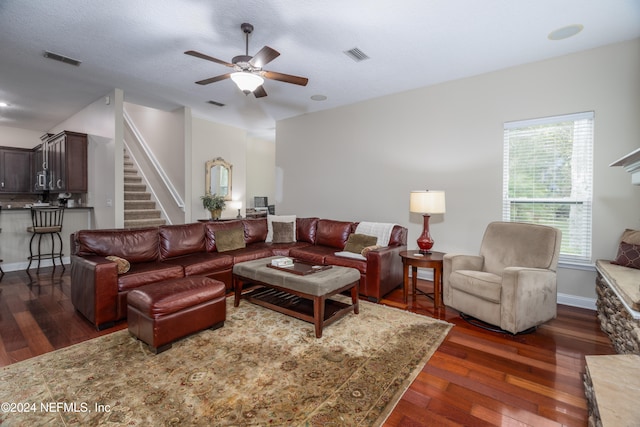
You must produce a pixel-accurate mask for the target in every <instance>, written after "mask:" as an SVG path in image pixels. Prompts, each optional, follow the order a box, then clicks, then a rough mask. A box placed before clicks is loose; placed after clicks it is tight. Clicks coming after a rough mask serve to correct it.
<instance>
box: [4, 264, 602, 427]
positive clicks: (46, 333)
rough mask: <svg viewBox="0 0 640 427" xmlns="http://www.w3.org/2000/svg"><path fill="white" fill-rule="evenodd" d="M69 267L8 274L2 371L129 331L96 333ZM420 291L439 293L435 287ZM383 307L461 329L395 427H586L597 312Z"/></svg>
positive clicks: (597, 344)
mask: <svg viewBox="0 0 640 427" xmlns="http://www.w3.org/2000/svg"><path fill="white" fill-rule="evenodd" d="M69 270H70V269H69V267H67V269H66V271H65V272H64V273H63V272H62V270H61V269H60V268H59V267H58V268H57V269H56V270H55V271H54V270H52V269H51V268H45V269H41V272H40V274H35V272H34V271H35V270H32V273H31V278H30V277H29V276H28V275H27V274H26V273H25V272H24V271H19V272H9V273H6V274H5V276H4V278H3V279H2V281H1V282H0V366H6V365H9V364H11V363H16V362H19V361H21V360H25V359H28V358H30V357H34V356H37V355H40V354H43V353H46V352H49V351H53V350H55V349H58V348H62V347H66V346H69V345H72V344H75V343H79V342H82V341H85V340H88V339H91V338H94V337H97V336H100V335H104V334H108V333H111V332H114V331H116V330H120V329H124V328H126V323H124V322H123V323H120V324H118V325H116V327H114V328H111V329H108V330H106V331H102V332H97V331H96V330H95V329H94V328H93V327H92V326H91V325H90V324H89V323H88V322H87V321H86V320H85V319H84V318H83V317H82V316H81V315H79V314H78V313H76V312H75V310H74V309H73V306H72V304H71V300H70V297H69V295H70V289H69V288H70V277H69ZM418 287H419V288H421V289H423V290H425V291H430V290H431V283H429V282H424V281H420V282H419V284H418ZM382 303H383V304H387V305H390V306H394V307H398V308H401V309H408V310H410V311H413V312H415V313H419V314H423V315H426V316H431V317H435V318H438V319H442V320H445V321H447V322H450V323H453V324H454V325H455V326H454V327H453V328H452V330H451V332H450V333H449V335H448V337H447V338H446V340H445V341H444V342H443V343H442V345H441V346H440V348H439V349H438V350H437V351H436V353H435V354H434V355H433V357H431V359H430V360H429V363H428V364H427V365H426V366H425V368H424V369H423V370H422V372H421V373H420V374H419V375H418V377H417V378H416V380H415V381H414V382H413V384H412V385H411V387H410V388H409V389H408V390H407V391H406V392H405V394H404V396H403V397H402V399H401V400H400V402H399V403H398V405H397V406H396V408H395V410H394V411H393V412H392V414H391V415H390V416H389V418H388V420H387V422H386V423H385V426H386V427H395V426H403V427H426V426H430V427H431V426H516V425H517V426H536V427H538V426H586V425H587V417H588V413H587V403H586V399H585V396H584V386H583V384H582V376H583V373H584V371H585V363H584V356H585V355H591V354H613V353H614V349H613V347H612V346H611V344H610V342H609V339H608V338H607V337H606V335H604V334H603V333H602V332H601V330H600V327H599V323H598V320H597V317H596V314H595V312H594V311H591V310H584V309H579V308H573V307H568V306H558V317H557V319H555V320H553V321H550V322H548V323H546V324H545V325H542V326H540V327H539V328H538V329H537V331H535V332H534V333H531V334H527V335H517V336H512V335H506V334H500V333H495V332H487V331H485V330H482V329H479V328H477V327H475V326H471V325H469V324H468V323H466V322H465V321H464V320H462V319H461V318H460V316H459V314H458V312H457V311H455V310H452V309H448V308H444V309H439V310H436V309H434V308H433V302H432V301H431V300H430V299H428V298H427V297H425V296H422V295H419V296H417V297H410V298H409V303H408V305H407V304H403V303H402V291H401V290H400V289H398V290H395V291H393V292H392V293H391V294H389V295H388V296H387V298H386V299H384V300H383V301H382Z"/></svg>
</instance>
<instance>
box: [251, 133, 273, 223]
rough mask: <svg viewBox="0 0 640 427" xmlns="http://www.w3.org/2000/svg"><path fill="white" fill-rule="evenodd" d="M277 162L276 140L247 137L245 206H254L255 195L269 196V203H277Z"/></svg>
mask: <svg viewBox="0 0 640 427" xmlns="http://www.w3.org/2000/svg"><path fill="white" fill-rule="evenodd" d="M275 164H276V144H275V142H274V141H268V140H264V139H259V138H254V137H248V138H247V200H246V203H247V205H246V206H243V208H252V207H254V203H253V198H254V197H255V196H267V198H268V199H269V204H275V201H276V197H275V196H276V195H275V188H276V169H275ZM276 209H277V206H276ZM276 212H277V211H276Z"/></svg>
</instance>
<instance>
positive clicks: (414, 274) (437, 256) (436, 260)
mask: <svg viewBox="0 0 640 427" xmlns="http://www.w3.org/2000/svg"><path fill="white" fill-rule="evenodd" d="M400 257H401V258H402V267H403V270H404V281H403V288H402V299H403V301H404V302H405V303H406V302H407V294H408V293H409V267H411V290H412V295H415V293H416V291H419V292H422V291H420V290H419V289H417V288H416V282H417V279H418V268H432V269H433V305H434V307H435V308H440V307H443V306H444V304H443V302H442V258H443V257H444V253H442V252H435V251H432V252H431V253H428V254H421V253H420V251H418V250H414V251H402V252H400ZM422 293H423V294H425V295H426V296H428V297H431V295H429V294H427V293H426V292H422Z"/></svg>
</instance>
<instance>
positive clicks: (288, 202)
mask: <svg viewBox="0 0 640 427" xmlns="http://www.w3.org/2000/svg"><path fill="white" fill-rule="evenodd" d="M639 75H640V40H634V41H631V42H626V43H620V44H616V45H611V46H607V47H603V48H599V49H594V50H590V51H585V52H582V53H578V54H574V55H569V56H565V57H560V58H556V59H552V60H548V61H542V62H538V63H533V64H528V65H523V66H519V67H514V68H510V69H506V70H502V71H498V72H493V73H489V74H484V75H481V76H476V77H473V78H468V79H463V80H457V81H453V82H448V83H444V84H440V85H436V86H431V87H425V88H421V89H418V90H413V91H409V92H404V93H399V94H395V95H390V96H386V97H382V98H377V99H373V100H370V101H366V102H362V103H358V104H355V105H351V106H346V107H343V108H336V109H332V110H327V111H322V112H318V113H313V114H307V115H304V116H300V117H296V118H292V119H288V120H283V121H280V122H278V123H277V127H276V135H277V138H276V167H277V170H278V172H277V173H278V175H279V178H278V180H277V188H276V194H277V195H278V199H279V200H277V203H278V204H279V211H280V212H283V213H296V214H298V215H299V216H319V217H325V218H333V219H344V220H365V221H384V222H396V223H398V224H401V225H404V226H406V227H408V228H409V237H408V241H409V246H410V247H414V246H415V240H416V239H417V237H418V235H419V234H420V232H421V230H422V217H421V216H419V215H415V214H409V192H410V191H411V190H415V189H434V190H445V191H446V197H447V213H446V214H444V215H435V216H432V218H431V234H432V236H433V238H434V239H435V241H436V243H435V250H439V251H443V252H462V253H477V252H478V249H479V245H480V240H481V238H482V234H483V232H484V229H485V227H486V225H487V223H489V222H490V221H494V220H500V219H501V197H502V154H503V153H502V144H503V123H504V122H506V121H512V120H520V119H529V118H536V117H545V116H551V115H557V114H566V113H574V112H581V111H589V110H593V111H595V115H596V116H595V117H596V118H595V123H596V124H595V149H594V156H595V159H594V180H595V181H594V209H593V258H594V259H597V258H609V259H610V258H611V257H614V256H615V251H616V247H617V239H618V238H619V237H620V234H621V233H622V230H623V229H624V228H625V227H633V228H638V227H639V226H640V224H639V223H640V217H639V215H638V212H640V187H634V186H632V185H631V184H630V182H631V181H630V180H631V178H630V176H629V174H627V173H626V172H624V170H623V169H622V168H610V167H609V166H608V165H609V164H610V163H611V162H613V161H615V160H617V159H619V158H620V157H622V156H623V155H625V154H627V153H629V152H630V151H632V150H634V149H635V148H637V147H638V146H639V145H640V120H638V118H640V79H638V76H639ZM594 278H595V273H594V272H593V270H591V271H583V270H575V269H565V268H563V269H561V271H560V272H559V279H558V282H559V283H558V291H559V293H561V294H563V295H565V296H567V298H569V299H571V297H569V296H573V297H575V298H573V300H574V301H572V302H574V303H576V304H577V305H581V303H582V302H584V303H585V305H590V304H591V303H592V302H593V301H592V299H593V298H595V291H594Z"/></svg>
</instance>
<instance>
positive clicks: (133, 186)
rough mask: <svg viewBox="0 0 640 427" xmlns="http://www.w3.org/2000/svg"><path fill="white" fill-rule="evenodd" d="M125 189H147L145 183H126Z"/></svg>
mask: <svg viewBox="0 0 640 427" xmlns="http://www.w3.org/2000/svg"><path fill="white" fill-rule="evenodd" d="M124 191H125V192H126V191H147V186H146V185H145V184H127V183H125V184H124Z"/></svg>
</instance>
